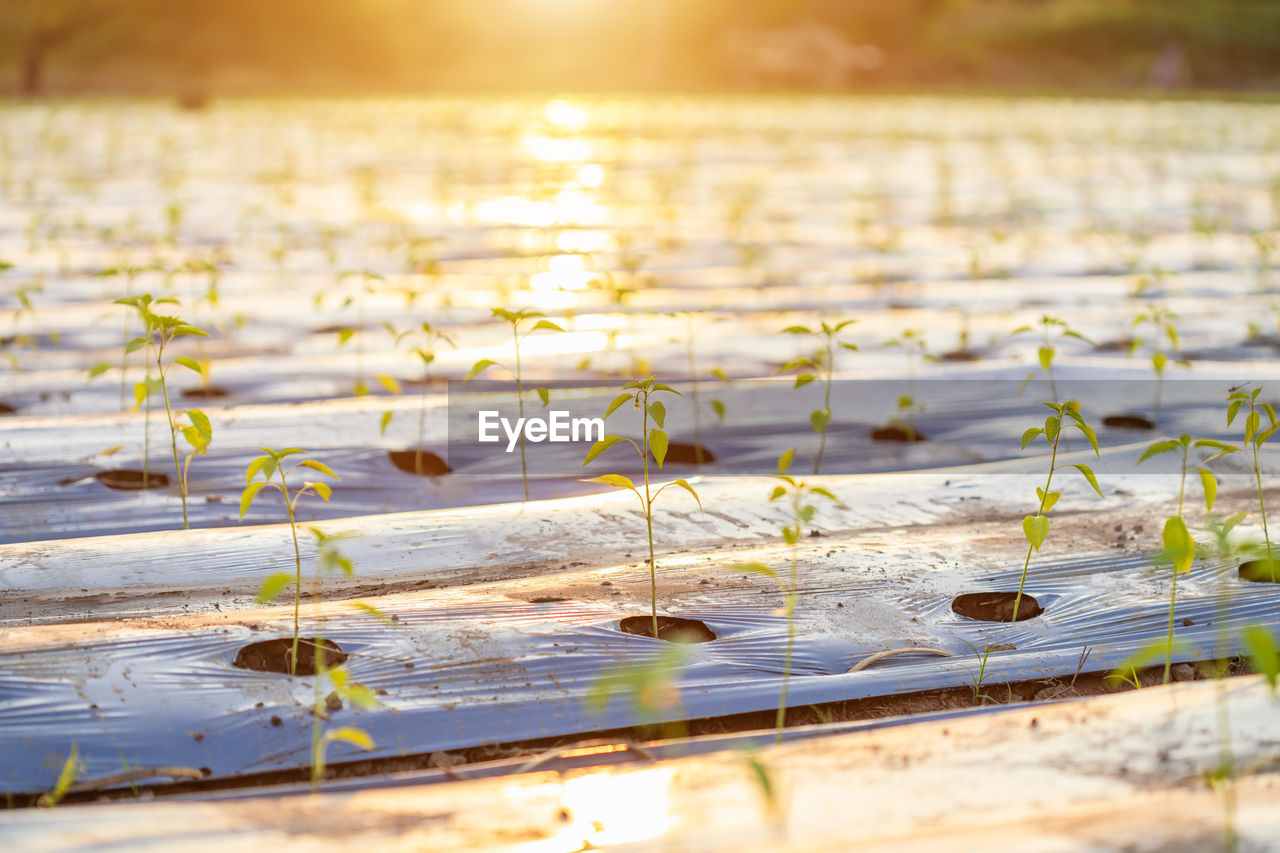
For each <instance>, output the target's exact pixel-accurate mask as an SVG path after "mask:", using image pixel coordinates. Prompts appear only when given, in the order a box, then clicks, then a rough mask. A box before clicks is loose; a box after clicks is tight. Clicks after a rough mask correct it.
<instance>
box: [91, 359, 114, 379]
mask: <svg viewBox="0 0 1280 853" xmlns="http://www.w3.org/2000/svg"><path fill="white" fill-rule="evenodd" d="M111 368H112V364H111V363H110V362H107V361H100V362H98V363H97V364H95V365H94V366H93V367H91V368H89V378H90V379H94V378H96V377H99V376H101V375H102V374H104V373H106V372H107V371H108V370H110V369H111Z"/></svg>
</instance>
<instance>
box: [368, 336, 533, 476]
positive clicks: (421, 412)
mask: <svg viewBox="0 0 1280 853" xmlns="http://www.w3.org/2000/svg"><path fill="white" fill-rule="evenodd" d="M406 340H412V341H413V342H414V343H415V344H417V345H416V346H414V347H413V348H412V349H410V350H409V352H410V353H411V354H412V355H413V356H415V357H416V358H417V359H418V361H419V362H421V364H422V394H421V398H420V400H419V405H418V443H417V444H416V445H415V450H414V457H413V470H414V471H416V472H417V473H418V474H419V475H421V474H422V473H423V471H424V470H425V469H424V468H423V466H422V453H423V448H422V445H423V444H424V443H425V441H426V438H425V436H426V429H427V386H428V384H429V383H430V380H431V363H432V362H433V361H435V360H436V353H435V348H436V346H437V345H438V344H440V343H442V342H443V343H446V344H448V345H449V346H455V344H454V342H453V338H451V337H449V336H448V335H446V334H445V333H444V332H442V331H440V329H438V328H436V327H435V326H432V325H431V324H430V323H422V324H420V325H419V326H418V327H417V328H416V329H415V328H409V329H405V330H404V331H403V332H400V333H399V334H397V335H396V336H395V343H396V346H399V345H400V344H401V343H402V342H404V341H406ZM388 380H390V382H391V383H393V384H392V385H390V386H388V388H389V390H391V389H394V390H392V393H396V394H398V393H399V383H397V382H395V380H394V379H391V377H381V376H380V377H379V381H381V382H382V383H383V385H384V386H387V383H388ZM394 415H395V413H394V412H393V411H391V410H390V409H388V410H387V411H385V412H383V413H382V420H381V422H380V423H379V427H378V429H379V432H381V433H382V434H384V435H385V434H386V432H387V427H388V426H389V425H390V424H391V419H392V417H394ZM522 435H523V434H522Z"/></svg>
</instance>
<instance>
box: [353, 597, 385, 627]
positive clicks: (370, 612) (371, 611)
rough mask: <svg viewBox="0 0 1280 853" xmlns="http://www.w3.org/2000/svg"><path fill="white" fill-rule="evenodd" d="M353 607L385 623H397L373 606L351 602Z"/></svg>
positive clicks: (361, 602) (360, 602)
mask: <svg viewBox="0 0 1280 853" xmlns="http://www.w3.org/2000/svg"><path fill="white" fill-rule="evenodd" d="M351 606H352V607H354V608H355V609H356V610H360V611H362V612H364V613H367V614H368V615H370V616H372V617H373V618H374V619H380V620H382V621H383V622H393V621H395V620H393V619H392V618H391V617H390V616H388V615H387V614H385V613H383V612H382V611H381V610H379V609H378V608H376V607H374V606H373V605H372V604H368V603H366V602H363V601H353V602H351Z"/></svg>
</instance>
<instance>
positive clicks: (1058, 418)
mask: <svg viewBox="0 0 1280 853" xmlns="http://www.w3.org/2000/svg"><path fill="white" fill-rule="evenodd" d="M1044 405H1045V406H1048V407H1049V409H1050V410H1052V412H1053V414H1051V415H1049V416H1048V417H1047V418H1045V421H1044V426H1043V427H1031V428H1030V429H1028V430H1027V431H1026V432H1024V433H1023V434H1022V449H1023V450H1026V449H1027V447H1028V446H1029V445H1030V444H1031V442H1033V441H1035V440H1036V439H1037V438H1038V437H1040V436H1044V439H1045V441H1046V442H1048V444H1049V448H1050V451H1051V453H1050V455H1049V473H1048V476H1046V477H1045V481H1044V488H1043V489H1042V488H1040V487H1039V486H1037V487H1036V496H1037V497H1038V498H1039V499H1040V505H1039V506H1038V507H1037V509H1036V512H1035V515H1028V516H1025V517H1024V518H1023V519H1022V533H1023V535H1024V536H1025V537H1026V539H1027V558H1026V560H1024V561H1023V563H1022V578H1021V580H1019V581H1018V594H1017V595H1016V596H1015V597H1014V599H1013V615H1012V616H1011V617H1010V618H1009V621H1010V622H1017V621H1018V608H1019V606H1020V605H1021V604H1022V590H1023V589H1024V588H1025V587H1026V584H1027V570H1028V569H1029V568H1030V567H1031V553H1032V552H1033V551H1039V550H1040V546H1041V545H1043V544H1044V542H1045V540H1046V539H1048V538H1049V512H1050V511H1051V510H1052V509H1053V506H1054V504H1056V503H1057V502H1058V498H1060V497H1062V492H1054V491H1050V489H1051V487H1052V485H1053V475H1054V473H1056V472H1057V471H1058V469H1059V468H1075V469H1076V470H1077V471H1079V472H1080V473H1081V475H1083V476H1084V478H1085V479H1086V480H1087V481H1088V482H1089V485H1090V486H1092V487H1093V490H1094V491H1095V492H1097V493H1098V497H1101V498H1105V497H1106V495H1104V494H1102V489H1100V488H1098V478H1097V477H1095V476H1094V473H1093V469H1092V468H1090V467H1089V466H1088V465H1084V464H1082V463H1072V464H1070V465H1059V464H1058V443H1059V442H1060V441H1061V440H1062V434H1063V433H1064V432H1065V431H1066V430H1069V429H1077V430H1079V431H1080V432H1081V433H1082V434H1083V435H1084V437H1085V438H1086V439H1087V440H1088V442H1089V446H1090V447H1092V448H1093V452H1094V455H1095V456H1096V455H1097V454H1098V436H1097V435H1096V434H1095V433H1094V431H1093V427H1091V426H1089V424H1088V422H1087V421H1086V420H1085V419H1084V415H1082V414H1080V404H1079V403H1077V402H1076V401H1075V400H1068V401H1066V402H1064V403H1045V404H1044ZM1064 421H1065V422H1064Z"/></svg>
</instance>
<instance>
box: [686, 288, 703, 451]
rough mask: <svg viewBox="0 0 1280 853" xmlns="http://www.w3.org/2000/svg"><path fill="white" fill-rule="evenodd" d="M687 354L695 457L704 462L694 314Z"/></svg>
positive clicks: (690, 324) (691, 317)
mask: <svg viewBox="0 0 1280 853" xmlns="http://www.w3.org/2000/svg"><path fill="white" fill-rule="evenodd" d="M685 354H686V355H687V356H688V359H689V402H690V403H692V405H693V458H694V462H695V464H697V465H701V464H702V411H701V406H700V405H699V403H698V369H697V365H696V364H695V362H694V358H693V314H692V313H690V314H689V315H688V324H687V328H686V331H685Z"/></svg>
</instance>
